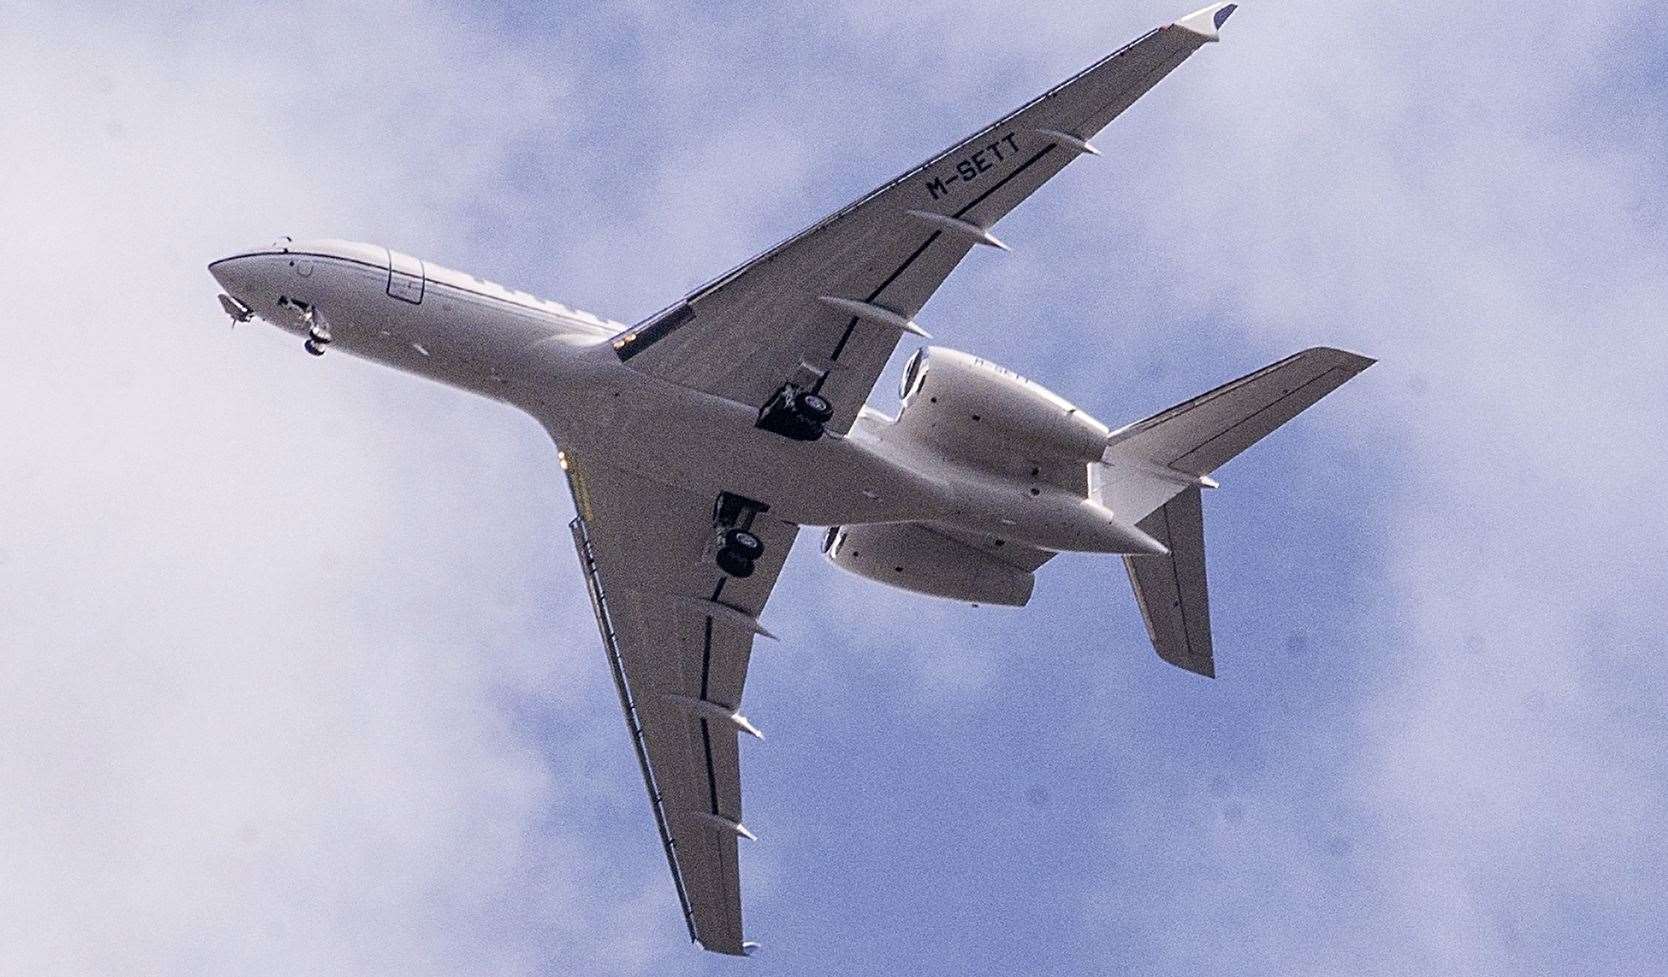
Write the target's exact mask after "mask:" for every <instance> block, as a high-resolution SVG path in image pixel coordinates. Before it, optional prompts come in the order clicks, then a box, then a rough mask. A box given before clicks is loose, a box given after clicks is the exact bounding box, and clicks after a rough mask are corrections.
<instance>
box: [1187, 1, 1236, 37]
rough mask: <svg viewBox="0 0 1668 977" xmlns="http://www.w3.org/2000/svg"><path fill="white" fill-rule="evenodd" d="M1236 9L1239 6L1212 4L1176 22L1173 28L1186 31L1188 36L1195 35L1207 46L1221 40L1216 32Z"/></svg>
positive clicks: (1233, 4) (1234, 4)
mask: <svg viewBox="0 0 1668 977" xmlns="http://www.w3.org/2000/svg"><path fill="white" fill-rule="evenodd" d="M1238 9H1239V4H1237V3H1213V4H1211V5H1210V6H1208V7H1205V8H1204V9H1202V10H1195V11H1194V12H1192V13H1190V14H1188V15H1187V16H1186V17H1183V18H1182V19H1181V20H1178V21H1176V23H1175V25H1174V26H1176V27H1179V28H1181V29H1182V30H1184V31H1187V32H1188V33H1189V34H1197V35H1198V36H1199V37H1202V38H1204V39H1205V43H1206V44H1209V43H1211V42H1213V41H1219V40H1221V39H1222V36H1221V34H1220V33H1218V32H1219V31H1221V30H1222V25H1223V24H1226V23H1227V22H1228V18H1229V17H1232V16H1233V15H1234V11H1236V10H1238Z"/></svg>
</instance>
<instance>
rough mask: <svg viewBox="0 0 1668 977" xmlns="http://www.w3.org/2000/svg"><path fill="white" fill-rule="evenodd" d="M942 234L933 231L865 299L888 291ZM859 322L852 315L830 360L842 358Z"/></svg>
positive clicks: (872, 298) (868, 299)
mask: <svg viewBox="0 0 1668 977" xmlns="http://www.w3.org/2000/svg"><path fill="white" fill-rule="evenodd" d="M942 234H943V232H942V231H933V232H932V234H931V235H930V236H929V237H928V238H927V240H926V241H925V242H924V243H922V245H921V246H920V247H918V248H916V249H915V252H914V253H913V254H911V255H910V256H909V257H907V258H905V259H904V261H903V264H901V265H899V266H898V268H897V270H896V271H894V272H892V274H890V275H888V276H886V280H885V281H883V282H881V283H880V287H879V288H877V289H875V290H874V291H872V292H870V293H869V297H868V298H867V299H866V300H865V301H868V302H873V301H874V300H875V299H877V298H879V297H880V293H881V292H884V291H886V288H887V286H889V285H891V284H892V283H893V282H895V281H897V280H898V276H899V275H902V274H903V273H904V272H905V271H908V270H909V266H910V265H913V264H914V263H915V261H916V259H918V258H920V257H921V256H922V255H923V254H926V253H927V249H928V248H930V247H932V245H933V242H934V241H937V240H938V239H939V237H940V236H941V235H942ZM857 323H858V319H857V317H856V316H852V317H851V321H850V322H848V323H846V331H845V332H844V333H842V334H841V335H840V341H839V342H838V343H836V344H835V345H834V355H832V356H830V357H829V359H830V360H838V359H839V358H840V354H841V353H844V352H845V351H846V344H847V343H849V342H851V334H852V333H854V332H856V331H857Z"/></svg>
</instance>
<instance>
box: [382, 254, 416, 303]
mask: <svg viewBox="0 0 1668 977" xmlns="http://www.w3.org/2000/svg"><path fill="white" fill-rule="evenodd" d="M423 279H424V271H423V262H422V261H421V260H420V259H418V258H413V257H412V256H411V255H409V254H400V253H399V252H398V251H392V250H391V251H389V252H388V294H389V295H391V296H393V297H394V298H397V299H399V300H400V301H402V302H410V303H411V304H413V305H418V304H421V303H422V301H423V286H424V280H423Z"/></svg>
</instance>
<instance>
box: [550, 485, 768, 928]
mask: <svg viewBox="0 0 1668 977" xmlns="http://www.w3.org/2000/svg"><path fill="white" fill-rule="evenodd" d="M562 464H563V467H564V468H565V469H566V470H567V475H568V485H569V488H570V489H571V490H572V492H573V497H574V505H575V508H576V509H577V510H578V518H576V519H575V520H574V521H573V524H572V527H571V528H572V529H573V535H574V543H575V545H576V547H577V548H578V550H579V560H580V565H581V566H582V567H583V568H584V571H585V576H586V582H587V584H588V586H589V589H590V593H591V602H592V606H593V607H594V609H595V610H596V614H597V623H598V625H599V626H600V627H601V629H602V639H603V647H604V650H605V651H606V652H607V656H608V662H609V666H610V667H611V669H612V670H613V673H614V681H615V685H616V686H617V688H618V691H619V693H620V704H621V706H622V707H623V708H624V710H625V716H626V725H627V727H628V728H629V729H630V732H631V737H632V744H633V747H634V748H635V750H636V752H637V759H638V762H639V764H640V765H641V767H642V772H643V781H644V784H645V786H646V787H647V788H648V792H649V802H650V807H651V808H652V810H653V813H654V819H655V824H656V827H657V828H658V829H659V832H660V841H661V844H662V846H664V848H665V850H666V859H667V862H668V863H669V864H670V866H671V869H672V880H673V884H674V885H675V886H676V887H677V892H678V901H679V903H680V904H681V905H682V908H683V913H684V920H685V922H686V923H687V924H688V926H689V935H690V938H691V939H693V940H697V941H699V942H700V944H701V945H702V946H703V947H705V948H706V949H708V950H713V951H716V952H719V953H729V954H742V953H745V947H746V945H745V944H744V943H743V941H742V928H741V879H740V875H739V873H738V868H737V862H736V854H737V853H736V847H737V839H738V838H739V837H751V835H750V834H749V833H748V831H747V829H746V828H744V827H742V818H741V761H740V756H739V751H738V749H737V746H738V744H737V736H738V735H739V734H740V733H743V732H748V733H751V734H753V735H758V734H757V731H756V730H755V729H754V728H753V727H752V725H751V724H750V723H749V722H748V721H747V719H746V718H745V717H743V716H742V715H741V714H740V712H739V711H738V708H737V707H738V706H739V705H740V702H741V692H742V684H743V683H744V682H745V681H746V678H747V662H748V658H749V656H750V655H751V654H752V650H753V638H754V636H755V634H756V633H760V634H762V633H765V632H763V630H762V629H761V628H760V627H759V624H758V616H759V612H760V611H762V610H763V609H764V604H765V601H766V599H768V598H769V596H770V591H771V589H772V588H773V587H774V586H775V584H776V578H777V575H778V574H779V573H780V572H781V570H782V564H783V562H784V561H785V560H786V559H787V556H788V550H789V549H790V548H791V547H792V545H793V541H794V537H795V535H796V534H797V531H798V527H797V526H795V525H793V524H791V523H786V522H782V521H781V520H778V519H773V518H771V517H770V516H769V515H768V514H760V515H758V516H756V517H755V518H754V521H753V524H752V527H751V529H752V531H753V533H754V534H755V535H757V536H758V537H759V538H760V539H761V540H763V541H764V544H765V552H764V555H763V556H762V557H761V558H760V559H759V560H758V562H757V566H756V569H755V570H754V572H753V574H752V576H750V577H747V578H746V579H737V578H732V577H727V576H726V575H725V574H724V573H723V572H722V571H720V570H719V569H718V567H717V566H716V565H715V564H714V563H713V560H712V558H711V557H710V555H709V554H708V553H707V552H706V547H707V543H708V540H709V538H710V537H711V535H712V531H711V529H710V528H709V527H711V526H712V525H713V509H714V505H715V503H716V501H717V500H716V498H715V497H714V496H712V495H703V494H698V493H696V492H694V491H692V490H690V489H687V488H677V487H673V486H669V485H663V484H660V483H658V482H655V481H652V480H650V479H648V478H645V477H643V476H640V475H635V474H631V473H629V472H625V471H622V470H619V469H616V468H612V467H609V466H607V465H604V464H601V463H599V462H596V461H594V460H592V459H591V458H590V457H588V456H581V457H576V456H574V455H573V453H571V452H564V453H563V455H562Z"/></svg>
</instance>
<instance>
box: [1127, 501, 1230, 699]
mask: <svg viewBox="0 0 1668 977" xmlns="http://www.w3.org/2000/svg"><path fill="white" fill-rule="evenodd" d="M1200 496H1201V493H1200V490H1199V487H1198V486H1196V485H1195V486H1193V487H1192V488H1189V489H1187V490H1186V491H1184V492H1182V494H1180V495H1178V496H1176V497H1175V498H1173V499H1171V500H1170V501H1169V502H1168V503H1166V504H1165V505H1164V506H1163V507H1162V508H1160V509H1159V510H1158V511H1157V512H1154V513H1153V514H1152V515H1150V516H1148V517H1147V518H1145V519H1143V520H1142V521H1141V525H1140V528H1141V530H1142V531H1143V532H1145V533H1146V534H1147V535H1149V536H1151V537H1153V538H1154V539H1156V540H1158V541H1159V542H1161V543H1163V544H1164V545H1165V546H1168V547H1169V548H1170V553H1169V555H1167V556H1126V557H1124V568H1125V569H1127V570H1128V571H1129V582H1130V584H1131V585H1132V586H1133V587H1134V588H1135V602H1136V603H1137V604H1138V605H1140V607H1141V617H1142V619H1143V620H1144V621H1146V623H1147V636H1148V637H1150V638H1151V639H1152V642H1153V650H1155V651H1157V652H1158V657H1160V658H1162V659H1164V660H1165V661H1167V662H1169V663H1170V664H1172V665H1176V666H1178V667H1180V668H1185V669H1187V670H1188V671H1190V672H1196V673H1198V674H1200V675H1203V676H1205V677H1206V678H1215V677H1216V664H1215V659H1213V658H1212V657H1211V643H1210V597H1209V593H1208V591H1207V589H1206V587H1205V513H1204V505H1203V500H1202V499H1201V497H1200Z"/></svg>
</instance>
